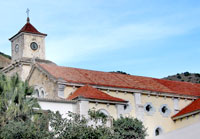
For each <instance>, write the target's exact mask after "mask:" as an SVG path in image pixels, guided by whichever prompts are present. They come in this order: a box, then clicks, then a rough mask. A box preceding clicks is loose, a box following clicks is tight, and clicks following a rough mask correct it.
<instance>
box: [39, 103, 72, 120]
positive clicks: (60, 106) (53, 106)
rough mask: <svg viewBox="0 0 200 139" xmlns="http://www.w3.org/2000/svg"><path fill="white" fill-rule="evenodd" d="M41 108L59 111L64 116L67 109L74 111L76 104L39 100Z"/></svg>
mask: <svg viewBox="0 0 200 139" xmlns="http://www.w3.org/2000/svg"><path fill="white" fill-rule="evenodd" d="M39 104H40V106H41V109H42V110H51V111H53V112H56V111H59V112H60V114H62V115H63V118H65V117H66V116H67V115H66V113H67V112H68V111H70V112H75V109H76V104H74V103H69V102H67V103H63V102H47V101H39Z"/></svg>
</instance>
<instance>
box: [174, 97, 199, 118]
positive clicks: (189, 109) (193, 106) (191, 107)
mask: <svg viewBox="0 0 200 139" xmlns="http://www.w3.org/2000/svg"><path fill="white" fill-rule="evenodd" d="M198 110H200V98H199V99H197V100H195V101H193V102H192V103H190V104H189V105H188V106H186V107H185V108H183V109H182V110H181V111H179V112H178V113H177V114H175V115H174V116H172V118H175V117H179V116H182V115H185V114H189V113H191V112H195V111H198Z"/></svg>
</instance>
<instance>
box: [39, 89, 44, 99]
mask: <svg viewBox="0 0 200 139" xmlns="http://www.w3.org/2000/svg"><path fill="white" fill-rule="evenodd" d="M40 97H42V98H43V97H44V90H42V91H41V95H40Z"/></svg>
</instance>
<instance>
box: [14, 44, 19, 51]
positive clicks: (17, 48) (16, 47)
mask: <svg viewBox="0 0 200 139" xmlns="http://www.w3.org/2000/svg"><path fill="white" fill-rule="evenodd" d="M18 51H19V45H18V44H16V45H15V52H16V53H17V52H18Z"/></svg>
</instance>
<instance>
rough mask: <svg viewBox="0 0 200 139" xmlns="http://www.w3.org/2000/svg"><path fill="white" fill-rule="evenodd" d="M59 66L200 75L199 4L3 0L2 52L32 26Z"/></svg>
mask: <svg viewBox="0 0 200 139" xmlns="http://www.w3.org/2000/svg"><path fill="white" fill-rule="evenodd" d="M27 8H29V9H30V20H31V23H32V24H33V25H34V26H35V27H36V28H37V29H38V30H39V31H40V32H42V33H47V34H48V36H47V37H46V57H47V59H49V60H52V61H54V62H55V63H57V64H58V65H62V66H69V67H77V68H84V69H91V70H98V71H118V70H119V71H125V72H127V73H130V74H132V75H139V76H149V77H156V78H162V77H165V76H168V75H172V74H176V73H181V72H185V71H189V72H196V73H200V64H199V61H200V1H199V0H196V1H195V0H188V1H185V0H176V2H175V1H174V0H165V1H164V0H162V1H161V0H155V1H154V0H70V1H69V0H28V1H27V0H18V1H13V0H1V1H0V19H1V20H0V21H1V22H0V48H1V49H0V51H2V52H4V53H6V54H10V51H11V48H10V42H9V41H8V38H10V37H12V36H13V35H14V34H16V33H17V32H18V31H19V30H20V29H21V28H22V26H23V25H24V24H25V23H26V9H27Z"/></svg>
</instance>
